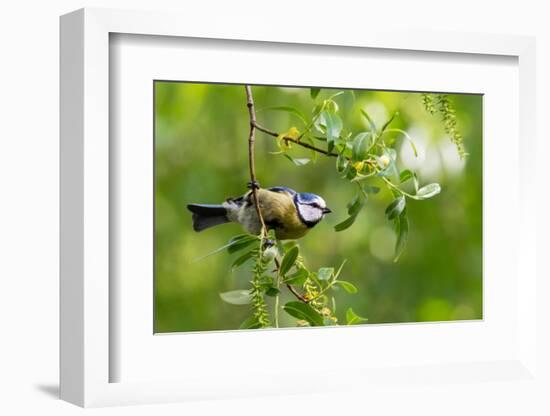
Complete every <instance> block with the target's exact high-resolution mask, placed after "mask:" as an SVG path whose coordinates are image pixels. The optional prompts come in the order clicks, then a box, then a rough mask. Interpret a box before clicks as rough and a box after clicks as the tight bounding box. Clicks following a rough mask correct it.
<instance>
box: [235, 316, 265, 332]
mask: <svg viewBox="0 0 550 416" xmlns="http://www.w3.org/2000/svg"><path fill="white" fill-rule="evenodd" d="M260 326H261V325H260V324H259V323H258V320H257V319H256V317H255V316H254V315H252V316H250V317H248V318H246V319H245V320H244V322H243V323H242V324H241V325H240V326H239V329H256V328H259V327H260Z"/></svg>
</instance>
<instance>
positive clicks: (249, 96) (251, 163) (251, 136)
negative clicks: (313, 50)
mask: <svg viewBox="0 0 550 416" xmlns="http://www.w3.org/2000/svg"><path fill="white" fill-rule="evenodd" d="M244 88H245V91H246V105H247V107H248V115H249V116H250V133H249V135H248V166H249V168H250V183H251V184H252V198H253V200H254V207H255V208H256V213H257V214H258V218H259V220H260V223H261V225H262V230H261V232H260V235H262V236H267V228H266V226H265V222H264V217H263V215H262V211H261V210H260V204H259V202H258V189H257V186H256V185H257V183H258V181H257V180H256V167H255V164H254V142H255V139H256V129H258V130H261V131H263V132H264V133H267V134H271V135H275V136H278V135H277V133H275V132H271V131H269V130H267V129H265V128H263V127H260V126H258V124H257V123H256V111H255V109H254V98H253V97H252V90H251V89H250V86H249V85H245V86H244ZM289 139H290V138H289ZM291 141H293V142H295V143H297V144H299V145H301V146H304V145H305V144H303V143H300V142H297V141H295V140H293V139H292V140H291ZM308 146H309V145H305V147H308ZM308 148H311V149H312V150H316V151H319V152H321V153H325V154H328V153H327V152H325V151H324V150H322V149H317V148H315V147H313V146H311V147H308ZM336 156H337V155H336ZM275 264H276V266H277V270H279V267H280V264H279V261H278V260H277V259H275ZM286 286H287V287H288V290H290V292H291V293H292V294H293V295H294V296H296V297H297V298H298V299H299V300H301V301H302V302H305V303H307V299H306V298H304V297H303V296H302V295H300V294H299V293H298V292H296V290H295V289H294V288H293V287H292V286H291V285H289V284H287V285H286Z"/></svg>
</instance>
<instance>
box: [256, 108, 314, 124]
mask: <svg viewBox="0 0 550 416" xmlns="http://www.w3.org/2000/svg"><path fill="white" fill-rule="evenodd" d="M266 110H275V111H284V112H287V113H290V114H293V115H295V116H296V117H298V118H299V119H300V120H301V121H302V123H304V125H307V121H306V118H305V116H304V115H303V114H302V113H301V112H300V111H299V110H298V109H296V108H294V107H290V106H287V105H281V106H276V107H268V108H267V109H266Z"/></svg>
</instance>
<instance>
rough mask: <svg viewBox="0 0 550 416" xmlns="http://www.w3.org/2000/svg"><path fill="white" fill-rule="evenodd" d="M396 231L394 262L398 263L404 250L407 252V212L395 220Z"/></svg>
mask: <svg viewBox="0 0 550 416" xmlns="http://www.w3.org/2000/svg"><path fill="white" fill-rule="evenodd" d="M395 230H396V232H397V241H396V242H395V255H394V258H393V261H394V262H397V261H398V260H399V257H401V254H402V253H403V250H405V246H406V244H407V240H408V238H409V219H408V218H407V211H406V210H404V211H403V212H402V213H401V215H400V216H399V217H397V218H396V219H395Z"/></svg>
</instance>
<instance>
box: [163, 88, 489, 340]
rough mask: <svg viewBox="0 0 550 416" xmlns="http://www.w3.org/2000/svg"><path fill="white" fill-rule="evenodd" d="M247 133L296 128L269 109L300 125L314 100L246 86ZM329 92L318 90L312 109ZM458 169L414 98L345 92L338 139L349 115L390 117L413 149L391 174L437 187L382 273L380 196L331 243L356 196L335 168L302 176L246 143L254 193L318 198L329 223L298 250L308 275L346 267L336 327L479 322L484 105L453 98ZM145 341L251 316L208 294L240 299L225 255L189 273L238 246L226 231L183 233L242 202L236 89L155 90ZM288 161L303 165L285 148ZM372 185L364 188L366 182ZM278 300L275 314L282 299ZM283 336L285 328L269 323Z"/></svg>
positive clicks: (266, 148) (414, 204) (412, 207)
mask: <svg viewBox="0 0 550 416" xmlns="http://www.w3.org/2000/svg"><path fill="white" fill-rule="evenodd" d="M252 90H253V94H254V99H255V102H256V109H257V117H258V122H259V123H261V124H262V125H264V126H265V127H268V128H270V129H271V130H275V131H277V132H284V131H287V130H288V129H289V128H290V127H291V126H296V127H297V128H298V129H301V128H302V127H303V126H302V125H301V122H300V120H299V119H298V118H296V117H295V116H293V115H291V114H289V113H286V112H281V111H273V110H269V109H268V108H270V107H274V106H293V107H295V108H297V109H299V110H300V111H301V112H302V113H304V114H311V109H312V108H313V106H314V101H313V100H312V99H311V97H310V94H309V89H307V88H283V87H269V86H254V87H253V88H252ZM334 92H335V91H334V90H328V89H323V90H321V93H320V95H319V96H318V97H317V100H320V99H323V98H326V97H327V96H328V95H330V94H332V93H334ZM450 96H451V97H452V100H453V101H454V104H455V107H456V110H457V118H458V122H459V127H460V130H461V132H462V134H463V136H464V143H465V147H466V151H467V152H468V153H469V156H468V157H467V158H466V160H465V161H462V160H460V158H459V157H458V155H457V152H456V148H455V146H454V145H453V143H451V141H450V139H449V137H447V136H446V135H445V131H444V128H443V123H442V121H441V118H440V117H439V116H438V115H437V114H436V115H430V114H429V113H427V112H426V111H425V109H424V107H423V105H422V101H421V97H420V94H419V93H408V92H385V91H354V92H353V93H351V92H346V93H345V94H343V95H341V96H339V97H337V98H336V101H337V102H338V104H339V105H340V111H339V114H340V116H341V117H342V118H343V121H344V126H346V127H348V128H350V129H351V130H353V131H354V132H359V131H362V130H365V129H366V128H367V125H366V124H365V123H366V122H365V119H364V118H362V117H361V115H360V111H359V110H360V109H361V108H363V109H366V110H367V111H368V113H369V114H370V115H371V116H372V118H373V119H374V121H375V122H376V123H377V124H379V125H381V124H383V123H384V122H385V121H386V120H387V119H388V118H389V117H390V116H391V115H392V114H393V113H394V112H395V111H399V116H398V117H396V119H395V120H394V121H393V122H392V127H397V128H401V129H404V130H406V131H407V132H409V134H410V135H411V136H412V137H413V138H414V139H415V141H416V145H417V147H418V150H419V156H418V158H415V157H414V155H413V154H412V151H411V150H410V147H409V146H408V145H407V143H406V142H404V141H403V140H402V139H401V138H398V139H397V144H396V149H397V151H398V156H399V159H398V161H399V166H400V167H401V168H402V169H404V168H410V169H413V170H416V171H417V172H418V173H419V176H420V182H421V184H426V183H429V182H434V181H436V182H439V183H440V184H441V186H442V192H441V194H440V195H438V196H436V197H434V198H432V199H429V200H426V201H409V205H408V213H409V220H410V234H409V241H408V244H407V247H406V249H405V252H404V253H403V255H402V256H401V258H400V260H399V262H397V263H394V262H393V261H392V259H393V246H394V243H395V236H394V233H393V230H392V226H391V224H390V223H389V222H388V221H387V220H386V218H385V217H384V209H385V207H386V206H387V205H388V204H389V202H390V201H391V200H392V196H391V194H390V193H389V191H387V190H386V188H384V187H382V189H383V190H382V192H380V193H379V194H378V195H373V196H372V197H371V198H370V199H369V201H368V203H367V206H366V207H365V208H364V209H363V211H362V212H361V213H360V215H359V218H358V220H357V221H356V223H355V224H354V225H353V226H352V227H351V228H349V229H347V230H345V231H343V232H339V233H337V232H335V231H334V228H333V227H334V225H335V224H337V223H338V222H340V221H342V220H344V219H345V218H346V217H347V215H346V204H347V203H348V202H349V201H350V200H351V199H352V198H353V196H354V194H355V190H356V189H355V187H353V186H351V184H349V182H347V181H346V180H344V179H341V178H340V177H339V175H338V174H337V173H336V171H335V168H334V162H335V159H333V158H327V157H323V156H321V155H320V157H319V159H318V161H317V162H316V163H314V164H308V165H306V166H303V167H297V166H294V165H293V164H292V163H291V162H290V161H289V160H287V159H285V158H284V157H282V156H281V155H272V154H270V152H274V151H276V150H277V147H276V143H275V140H274V138H273V137H271V136H267V135H265V134H263V133H261V132H258V133H257V145H256V170H257V176H258V179H259V181H260V183H261V184H262V186H264V187H269V186H275V185H285V186H289V187H291V188H294V189H296V190H297V191H299V192H306V191H307V192H314V193H317V194H319V195H321V196H323V197H324V199H325V200H326V201H327V204H328V206H330V207H331V208H332V210H333V212H334V213H333V214H330V215H329V216H327V217H326V218H325V220H323V221H322V222H321V223H320V224H319V225H317V226H316V227H315V228H314V229H313V230H312V231H311V232H310V233H309V234H308V235H307V236H306V237H305V238H303V239H301V240H300V241H299V242H300V246H301V251H302V253H303V255H304V258H305V260H306V262H307V265H308V267H309V268H310V269H311V270H316V269H317V268H318V267H321V266H334V267H337V266H338V265H339V264H340V263H341V262H342V260H344V259H348V262H347V264H346V266H345V268H344V271H343V274H342V276H341V277H342V279H345V280H348V281H350V282H352V283H353V284H354V285H355V286H357V288H358V289H359V292H358V293H357V294H355V295H350V294H347V293H345V292H343V291H339V292H338V293H337V294H336V299H337V306H338V308H337V310H336V315H337V316H338V317H339V319H340V321H342V322H343V321H345V319H343V316H344V314H345V310H346V309H347V308H348V307H350V306H351V307H352V308H353V310H354V311H355V312H356V313H357V314H359V315H361V316H365V317H367V318H368V319H369V323H370V324H373V323H395V322H419V321H446V320H464V319H480V318H481V317H482V97H481V96H480V95H458V94H454V95H453V94H451V95H450ZM155 110H156V112H155V150H156V154H155V162H156V167H155V170H156V171H155V175H156V179H155V183H156V195H155V204H156V205H155V213H156V218H155V226H156V234H155V243H156V252H155V288H156V292H155V332H183V331H203V330H227V329H235V328H238V327H239V325H240V323H241V322H242V321H243V320H244V319H245V318H246V317H247V316H249V313H250V309H249V307H248V306H234V305H228V304H226V303H224V302H223V301H222V300H221V299H220V297H219V293H220V292H225V291H229V290H234V289H247V288H249V282H248V281H249V279H250V274H249V268H248V267H247V266H246V265H245V266H244V267H241V268H239V269H236V270H233V271H231V267H230V265H231V262H232V258H231V257H230V256H229V255H228V254H227V253H225V252H222V253H219V254H216V255H214V256H210V257H207V258H205V259H203V260H200V261H197V259H198V258H200V257H201V256H204V255H205V254H207V253H209V252H211V251H212V250H214V249H216V248H218V247H220V246H222V245H224V244H226V243H227V241H228V240H229V239H230V238H231V237H232V236H234V235H236V234H239V233H241V232H242V231H241V229H240V227H239V226H238V225H235V224H226V225H222V226H219V227H216V228H213V229H209V230H207V231H204V232H202V233H195V232H194V231H193V230H192V226H191V215H190V213H189V212H188V211H187V210H186V208H185V206H186V204H188V203H220V202H222V201H223V200H224V199H225V198H227V197H229V196H237V195H240V194H242V193H244V192H246V190H247V189H246V183H247V182H248V180H249V176H248V165H247V163H248V159H247V138H248V129H249V118H248V113H247V108H246V97H245V91H244V88H243V86H240V85H217V84H191V83H182V82H156V83H155ZM291 154H292V155H294V156H297V157H300V156H302V157H310V153H309V152H308V151H307V150H305V149H302V148H299V147H297V146H294V147H293V148H292V150H291ZM371 183H372V184H376V179H375V180H374V181H373V182H371ZM292 299H293V298H292V296H291V295H290V294H288V293H286V290H283V295H282V302H281V304H284V303H285V302H286V301H287V300H292ZM281 318H282V319H281V326H295V320H294V319H293V318H290V317H288V316H286V314H285V313H284V312H281Z"/></svg>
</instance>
